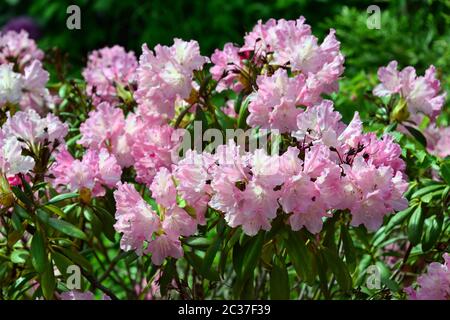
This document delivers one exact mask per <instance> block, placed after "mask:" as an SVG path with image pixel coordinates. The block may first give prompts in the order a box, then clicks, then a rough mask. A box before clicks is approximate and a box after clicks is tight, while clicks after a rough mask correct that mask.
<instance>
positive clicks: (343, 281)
mask: <svg viewBox="0 0 450 320" xmlns="http://www.w3.org/2000/svg"><path fill="white" fill-rule="evenodd" d="M323 254H324V257H325V260H326V261H327V263H328V266H329V267H330V269H331V271H333V274H334V276H335V277H336V281H337V283H338V284H339V286H340V287H341V290H342V291H344V292H349V291H350V290H351V289H352V287H353V281H352V277H351V276H350V273H349V271H348V268H347V266H346V265H345V263H344V262H343V261H342V259H341V258H340V257H339V256H338V254H337V253H336V252H335V251H333V250H331V249H329V248H324V250H323Z"/></svg>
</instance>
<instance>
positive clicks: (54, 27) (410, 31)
mask: <svg viewBox="0 0 450 320" xmlns="http://www.w3.org/2000/svg"><path fill="white" fill-rule="evenodd" d="M2 1H3V2H2V3H1V4H0V26H2V25H4V24H5V23H7V22H8V21H10V19H12V18H14V17H17V16H24V15H26V16H30V17H32V18H33V19H34V20H35V21H36V23H37V24H38V26H39V28H40V33H41V37H40V38H39V45H40V47H41V48H43V49H49V48H51V47H54V46H56V47H59V48H60V49H62V50H63V51H64V52H67V53H68V54H69V60H70V62H71V64H72V72H71V73H72V74H73V75H79V72H80V70H81V68H82V67H83V65H84V64H85V63H86V57H87V53H88V52H89V51H91V50H94V49H97V48H101V47H103V46H108V45H109V46H110V45H113V44H120V45H122V46H124V47H126V48H127V49H129V50H134V51H135V53H136V55H137V56H139V54H140V52H141V49H140V47H141V45H142V43H144V42H146V43H147V44H148V45H149V47H150V48H151V47H153V46H154V45H156V44H158V43H161V44H171V43H172V39H173V38H174V37H180V38H183V39H185V40H189V39H196V40H198V41H199V43H200V46H201V50H202V53H203V54H205V55H210V54H211V53H212V52H213V51H214V49H215V48H222V46H223V44H224V43H225V42H228V41H231V42H235V43H238V44H241V43H242V41H243V35H244V34H245V32H246V31H249V30H251V28H252V26H253V25H254V24H255V23H256V22H257V21H258V20H259V19H262V20H267V19H268V18H271V17H273V18H285V19H295V18H298V17H299V16H300V15H303V16H305V17H306V19H307V23H309V24H310V25H311V26H312V28H313V33H314V34H315V35H317V36H318V37H319V38H320V39H323V37H324V35H325V34H326V33H327V32H328V30H329V28H335V29H336V31H337V37H338V39H339V40H340V41H341V48H342V51H343V52H344V54H345V56H346V71H345V79H344V80H343V82H342V86H343V87H344V88H347V89H348V90H347V91H346V93H347V94H346V96H345V97H340V98H339V99H341V101H337V104H339V107H340V109H341V110H343V112H344V118H348V117H350V116H351V114H352V112H353V111H352V110H351V109H354V107H353V108H349V109H348V110H346V108H345V105H346V104H347V103H352V104H355V102H356V103H361V104H363V103H365V102H364V101H362V100H361V101H360V100H358V99H361V98H360V97H357V96H359V95H358V93H359V92H360V91H361V90H365V89H366V88H369V87H370V86H371V85H372V84H374V83H375V82H374V81H376V79H375V77H374V74H375V72H376V70H377V69H378V67H379V66H382V65H386V64H387V63H388V62H389V61H390V60H393V59H396V60H398V61H399V64H400V66H401V67H404V66H406V65H413V66H415V67H416V69H417V70H418V72H419V73H422V72H423V71H424V70H425V69H426V67H427V66H428V65H429V64H434V65H435V66H436V67H437V68H438V70H439V72H440V73H441V75H444V76H445V77H446V79H444V80H445V81H444V86H445V87H447V89H448V83H449V82H450V81H448V80H449V79H450V71H449V70H450V68H449V67H450V0H436V1H432V0H422V1H419V0H416V1H406V0H399V1H375V0H353V1H352V0H343V1H336V0H317V1H306V0H273V1H249V0H225V1H224V0H190V1H189V0H184V1H182V0H150V1H132V0H127V1H122V0H114V1H113V0H97V1H92V0H91V1H89V0H59V1H46V0H2ZM71 4H77V5H78V6H79V7H80V8H81V30H68V29H67V28H66V19H67V17H68V14H67V13H66V9H67V7H68V6H69V5H71ZM373 4H375V5H378V6H379V7H380V8H381V29H380V30H376V29H372V30H371V29H368V28H367V25H366V22H367V18H368V16H369V13H367V8H368V6H369V5H373ZM355 99H356V101H354V100H355ZM342 105H343V107H342ZM346 111H347V112H346Z"/></svg>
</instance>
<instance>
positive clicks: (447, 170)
mask: <svg viewBox="0 0 450 320" xmlns="http://www.w3.org/2000/svg"><path fill="white" fill-rule="evenodd" d="M440 173H441V177H442V179H444V181H445V182H446V183H447V184H448V185H450V161H445V162H443V163H442V164H441V170H440Z"/></svg>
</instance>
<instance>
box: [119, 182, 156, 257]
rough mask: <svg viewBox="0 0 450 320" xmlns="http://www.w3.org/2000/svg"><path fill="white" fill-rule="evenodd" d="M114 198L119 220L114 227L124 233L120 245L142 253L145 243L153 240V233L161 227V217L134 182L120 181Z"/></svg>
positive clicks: (124, 248) (125, 248)
mask: <svg viewBox="0 0 450 320" xmlns="http://www.w3.org/2000/svg"><path fill="white" fill-rule="evenodd" d="M114 199H115V200H116V220H117V222H116V224H115V225H114V228H115V229H116V231H117V232H120V233H123V235H122V239H121V241H120V247H121V248H122V249H123V250H126V251H128V250H132V249H133V250H136V252H137V253H138V254H140V255H142V252H143V246H144V243H149V242H150V241H152V236H153V233H154V232H157V231H158V230H159V229H160V227H161V222H160V219H159V217H158V215H157V214H156V212H154V211H153V209H152V208H151V206H150V205H149V204H148V203H147V202H145V201H144V199H142V197H141V195H140V194H139V193H138V192H137V191H136V189H135V188H134V186H133V185H132V184H129V183H121V182H120V183H119V184H118V188H117V190H116V191H115V192H114Z"/></svg>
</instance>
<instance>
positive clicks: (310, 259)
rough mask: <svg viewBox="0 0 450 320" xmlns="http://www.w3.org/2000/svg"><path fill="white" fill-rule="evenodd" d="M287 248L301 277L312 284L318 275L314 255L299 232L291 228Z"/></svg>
mask: <svg viewBox="0 0 450 320" xmlns="http://www.w3.org/2000/svg"><path fill="white" fill-rule="evenodd" d="M286 250H287V253H288V255H289V258H290V260H291V262H292V265H293V266H294V269H295V271H296V272H297V275H298V276H299V277H300V279H302V280H304V281H306V283H308V284H312V283H313V282H314V280H315V277H316V273H315V272H314V271H315V267H314V265H315V261H314V256H313V254H312V252H311V251H310V250H309V249H308V248H307V246H306V244H305V241H304V240H303V239H302V237H300V235H299V232H294V231H291V230H289V237H288V240H287V242H286Z"/></svg>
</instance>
